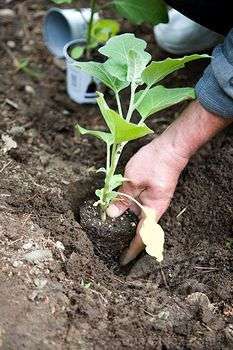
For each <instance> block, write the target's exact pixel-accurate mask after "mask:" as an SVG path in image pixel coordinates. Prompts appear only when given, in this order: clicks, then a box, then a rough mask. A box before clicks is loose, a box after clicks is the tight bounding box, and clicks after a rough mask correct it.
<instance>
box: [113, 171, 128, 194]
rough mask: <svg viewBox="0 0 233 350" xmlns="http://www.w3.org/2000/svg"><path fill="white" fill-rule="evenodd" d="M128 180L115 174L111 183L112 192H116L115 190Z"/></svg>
mask: <svg viewBox="0 0 233 350" xmlns="http://www.w3.org/2000/svg"><path fill="white" fill-rule="evenodd" d="M124 181H126V179H125V178H124V177H123V176H122V175H121V174H115V175H113V176H112V177H111V179H110V181H109V189H110V191H113V190H115V188H117V187H119V186H121V185H122V184H123V182H124Z"/></svg>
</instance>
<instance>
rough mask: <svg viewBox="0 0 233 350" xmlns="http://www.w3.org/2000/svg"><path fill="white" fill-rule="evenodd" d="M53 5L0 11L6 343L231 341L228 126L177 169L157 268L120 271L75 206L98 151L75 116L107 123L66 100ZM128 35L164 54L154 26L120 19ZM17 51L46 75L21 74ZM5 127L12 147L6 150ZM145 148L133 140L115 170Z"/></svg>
mask: <svg viewBox="0 0 233 350" xmlns="http://www.w3.org/2000/svg"><path fill="white" fill-rule="evenodd" d="M49 6H51V3H50V2H49V1H36V2H35V1H32V0H26V1H15V0H13V1H10V2H9V1H3V0H0V8H1V9H2V8H6V7H8V8H10V9H11V10H13V11H14V12H13V13H11V15H10V16H8V17H4V18H1V30H0V55H1V65H0V75H1V79H0V104H1V112H0V114H1V117H0V199H1V200H0V272H1V273H0V349H3V350H11V349H19V350H21V349H26V350H38V349H40V350H41V349H42V350H44V349H45V350H55V349H56V350H60V349H62V350H63V349H65V350H66V349H67V350H68V349H69V350H73V349H75V350H76V349H87V350H89V349H93V350H94V349H95V350H97V349H101V350H102V349H106V350H112V349H114V350H115V349H119V350H121V349H138V350H144V349H146V350H147V349H156V350H157V349H160V350H165V349H169V350H174V349H182V350H184V349H192V350H194V349H195V350H196V349H197V350H199V349H203V350H204V349H206V350H207V349H208V350H209V349H214V350H215V349H217V350H218V349H224V350H225V349H229V350H230V349H232V347H233V326H232V324H233V305H232V300H233V277H232V269H233V264H232V261H233V259H232V239H233V216H232V208H233V206H232V185H233V182H232V167H233V145H232V137H233V129H232V128H229V129H228V130H226V131H224V132H223V133H221V134H220V135H218V136H217V137H216V138H215V139H214V140H212V141H211V142H210V143H208V145H206V146H205V147H204V148H203V149H202V150H201V151H200V152H199V153H198V154H197V155H196V156H195V157H194V158H193V159H192V160H191V162H190V163H189V165H188V167H187V168H186V169H185V171H184V172H183V174H182V176H181V178H180V181H179V184H178V188H177V191H176V194H175V197H174V199H173V201H172V203H171V206H170V209H169V210H168V212H167V213H166V215H164V217H163V219H162V220H161V224H162V226H163V228H164V229H165V233H166V247H165V260H164V262H163V267H162V271H161V269H160V267H159V266H158V264H157V263H156V262H155V261H154V260H153V259H151V258H150V257H148V256H147V255H143V256H142V257H141V258H140V259H139V260H137V262H136V263H135V264H134V265H133V266H132V268H131V270H130V272H129V273H127V274H126V275H125V274H119V271H118V272H117V274H116V273H115V267H116V260H115V261H114V263H113V261H112V260H111V259H112V257H111V259H110V260H109V261H108V263H106V260H101V259H100V257H99V256H100V255H101V254H103V250H102V251H101V252H98V254H97V248H98V246H97V244H96V242H95V240H94V239H90V238H89V237H90V236H88V234H87V232H86V231H85V227H84V226H85V225H86V223H85V222H84V225H83V224H82V226H81V225H80V223H79V221H80V215H79V214H80V208H78V206H77V203H81V202H83V201H85V199H87V198H90V194H91V193H93V192H94V189H95V187H96V183H97V181H96V180H95V179H93V177H92V174H93V173H95V171H96V169H97V168H99V167H100V166H102V165H103V163H104V149H103V145H102V144H101V143H100V142H99V141H98V140H94V139H91V138H90V139H89V138H86V137H83V138H81V139H78V138H77V137H76V136H75V135H74V125H75V123H77V121H78V122H79V123H80V124H81V125H83V126H88V127H89V128H92V127H96V128H97V127H99V128H100V129H103V124H102V121H101V118H100V116H99V113H98V109H97V107H96V106H93V105H92V106H79V105H77V104H75V103H73V102H72V101H70V100H69V98H68V97H67V95H66V92H65V73H64V71H63V70H62V65H61V64H60V63H58V62H57V61H56V60H54V59H53V57H52V56H51V55H49V54H48V52H47V50H46V48H45V47H44V45H43V42H42V36H41V26H42V20H43V16H44V14H45V11H46V9H48V8H49ZM122 30H123V31H131V32H135V33H136V35H137V36H139V37H142V38H144V39H145V40H147V42H148V44H149V50H150V52H152V54H153V57H154V58H156V59H162V58H165V57H167V56H166V54H165V53H164V52H161V51H160V50H159V49H158V48H157V47H156V46H155V44H154V39H153V35H152V31H151V29H150V28H149V27H147V26H141V27H138V28H133V27H131V26H130V25H128V24H127V23H125V22H123V23H122ZM10 41H11V42H10ZM12 41H13V44H12ZM6 47H7V48H8V49H6ZM9 48H10V50H11V53H12V54H13V55H14V56H15V57H17V58H18V59H21V58H28V59H29V61H30V65H31V67H34V68H37V69H39V70H40V71H41V72H42V77H41V78H40V79H39V80H35V79H32V78H31V77H30V76H28V75H27V74H25V73H24V72H22V71H19V72H16V69H15V67H14V65H13V61H12V55H11V54H9ZM205 65H206V62H205V63H203V62H194V63H193V64H190V65H188V66H187V68H186V69H184V70H182V71H179V72H177V73H175V74H174V75H173V76H172V77H171V78H169V79H168V80H166V82H165V83H166V85H167V86H192V85H194V84H195V82H196V81H197V80H198V77H199V76H200V74H201V72H202V71H203V69H204V66H205ZM108 100H109V103H110V104H111V105H112V106H113V107H114V102H113V101H112V99H111V95H110V94H109V96H108ZM127 100H128V96H127V94H126V96H125V101H126V102H127ZM184 106H185V104H182V105H179V106H176V107H173V108H170V109H169V110H166V111H164V112H162V113H158V114H157V115H156V116H155V118H153V119H151V121H150V127H151V128H153V129H154V130H155V131H156V133H161V132H162V131H163V130H164V129H165V128H166V127H167V126H168V125H169V124H170V123H171V122H172V120H173V119H174V118H175V117H176V116H177V115H178V114H179V113H180V112H181V110H182V109H183V108H184ZM3 134H5V135H9V136H10V137H12V138H13V140H14V141H16V142H17V148H15V149H12V150H10V151H8V152H4V142H3V141H2V139H1V136H2V135H3ZM148 141H149V139H148V138H147V139H145V140H143V142H148ZM140 144H141V143H132V144H131V145H130V147H129V148H128V149H127V152H126V155H125V159H123V160H122V164H121V166H122V165H124V164H125V162H126V161H127V159H128V158H129V156H130V154H132V153H133V152H134V151H135V150H136V149H137V148H138V147H139V146H140ZM86 197H87V198H86ZM183 209H186V210H185V211H183V214H182V215H180V216H178V214H179V213H180V212H181V211H182V210H183ZM123 221H124V220H123ZM93 232H94V231H93ZM96 233H97V230H96V231H95V232H94V234H96ZM106 244H108V245H106V247H105V252H106V251H107V253H110V251H108V249H109V243H106ZM101 249H102V248H101ZM35 252H36V254H37V256H38V254H39V253H40V254H44V255H43V258H41V259H39V260H35ZM38 252H39V253H38ZM33 256H34V258H33Z"/></svg>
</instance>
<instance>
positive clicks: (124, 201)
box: [107, 181, 141, 218]
mask: <svg viewBox="0 0 233 350" xmlns="http://www.w3.org/2000/svg"><path fill="white" fill-rule="evenodd" d="M118 192H122V193H126V194H128V195H129V196H131V197H133V198H136V197H138V195H139V194H140V192H141V189H139V188H138V187H136V186H134V185H133V184H132V182H130V181H127V182H125V183H124V184H123V185H122V186H121V187H120V188H119V190H118ZM131 207H132V201H130V199H128V198H125V197H123V196H120V195H119V196H118V197H117V199H116V200H115V201H114V203H112V204H110V206H109V207H108V209H107V215H108V216H109V217H111V218H116V217H118V216H120V215H122V214H123V213H124V212H125V211H126V210H127V209H129V208H131ZM132 208H133V209H134V210H133V211H137V210H136V208H135V206H133V207H132ZM137 212H138V211H137Z"/></svg>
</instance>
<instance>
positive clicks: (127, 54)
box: [99, 33, 151, 82]
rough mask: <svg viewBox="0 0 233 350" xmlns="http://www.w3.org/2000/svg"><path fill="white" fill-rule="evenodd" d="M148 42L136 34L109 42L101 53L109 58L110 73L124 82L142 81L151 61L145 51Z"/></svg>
mask: <svg viewBox="0 0 233 350" xmlns="http://www.w3.org/2000/svg"><path fill="white" fill-rule="evenodd" d="M146 45H147V44H146V42H145V41H144V40H142V39H138V38H136V37H135V35H134V34H128V33H127V34H122V35H118V36H115V37H114V38H111V39H109V40H108V42H107V43H106V45H105V46H103V47H102V48H101V49H99V52H100V53H102V54H103V55H105V56H107V57H109V58H110V59H109V60H108V61H107V62H105V67H106V69H107V70H108V72H111V74H112V75H114V76H116V77H117V78H118V79H120V80H122V81H125V80H127V81H129V82H131V81H136V82H138V80H140V81H141V74H142V72H143V70H144V69H145V67H146V65H147V64H148V62H149V61H150V59H151V55H150V54H149V53H148V52H146V51H145V48H146Z"/></svg>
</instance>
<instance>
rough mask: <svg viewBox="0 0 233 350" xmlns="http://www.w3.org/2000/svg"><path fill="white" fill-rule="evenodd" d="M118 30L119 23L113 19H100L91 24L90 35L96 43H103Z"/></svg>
mask: <svg viewBox="0 0 233 350" xmlns="http://www.w3.org/2000/svg"><path fill="white" fill-rule="evenodd" d="M119 30H120V25H119V23H118V22H117V21H115V20H113V19H100V20H98V21H96V22H95V23H94V24H93V27H92V31H91V36H92V40H94V41H96V42H97V43H105V42H106V41H107V40H108V39H109V38H111V37H113V36H115V35H116V34H117V33H118V32H119Z"/></svg>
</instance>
